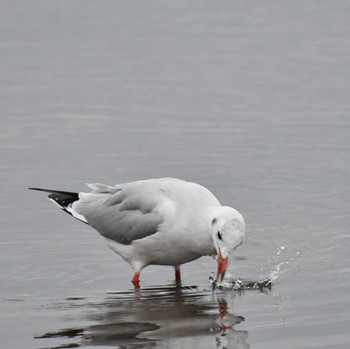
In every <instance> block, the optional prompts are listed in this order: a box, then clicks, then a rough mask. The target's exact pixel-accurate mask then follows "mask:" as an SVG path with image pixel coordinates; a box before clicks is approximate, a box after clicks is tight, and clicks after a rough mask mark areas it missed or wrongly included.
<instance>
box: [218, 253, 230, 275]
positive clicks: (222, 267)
mask: <svg viewBox="0 0 350 349" xmlns="http://www.w3.org/2000/svg"><path fill="white" fill-rule="evenodd" d="M227 264H228V257H226V258H222V255H221V251H220V249H219V254H218V274H217V276H216V282H218V281H220V282H221V281H222V280H223V279H224V276H225V272H226V268H227Z"/></svg>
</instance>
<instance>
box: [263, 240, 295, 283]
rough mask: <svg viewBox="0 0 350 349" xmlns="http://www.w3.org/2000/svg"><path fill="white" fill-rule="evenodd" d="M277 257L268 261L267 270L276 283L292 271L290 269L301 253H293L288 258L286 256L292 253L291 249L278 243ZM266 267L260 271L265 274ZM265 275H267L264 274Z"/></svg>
mask: <svg viewBox="0 0 350 349" xmlns="http://www.w3.org/2000/svg"><path fill="white" fill-rule="evenodd" d="M276 244H277V248H276V255H275V256H273V257H272V258H271V259H269V260H268V261H267V266H266V267H267V269H268V270H269V272H268V273H269V276H268V277H269V278H270V279H271V282H272V281H276V280H277V279H279V278H280V277H281V276H282V275H284V274H285V273H287V272H288V271H290V269H291V268H288V267H290V266H291V265H292V264H294V263H295V259H296V258H297V257H298V256H299V252H298V251H295V252H294V253H293V252H292V256H290V257H289V256H287V255H286V254H289V255H290V253H291V251H290V250H289V249H286V247H285V246H284V245H282V244H280V243H276ZM266 267H261V268H260V271H261V272H262V273H264V270H266ZM264 274H265V273H264Z"/></svg>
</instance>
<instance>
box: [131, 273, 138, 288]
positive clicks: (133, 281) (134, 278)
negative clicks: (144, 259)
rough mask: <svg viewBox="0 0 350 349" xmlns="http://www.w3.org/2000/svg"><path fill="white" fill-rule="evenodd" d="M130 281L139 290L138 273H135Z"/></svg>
mask: <svg viewBox="0 0 350 349" xmlns="http://www.w3.org/2000/svg"><path fill="white" fill-rule="evenodd" d="M131 281H132V283H133V284H134V287H135V288H140V273H135V274H134V277H133V278H132V280H131Z"/></svg>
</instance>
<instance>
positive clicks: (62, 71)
mask: <svg viewBox="0 0 350 349" xmlns="http://www.w3.org/2000/svg"><path fill="white" fill-rule="evenodd" d="M0 7H1V10H0V52H1V55H0V71H1V74H0V76H1V78H0V91H1V93H0V95H1V97H0V101H1V102H0V120H1V127H0V154H1V155H0V183H1V191H0V224H1V230H0V347H2V348H12V349H17V348H18V349H19V348H74V347H85V346H86V347H93V348H106V347H109V348H111V347H112V348H259V349H260V348H261V349H265V348H269V349H270V348H293V349H294V348H308V349H309V348H339V349H340V348H344V349H345V348H349V345H350V332H349V324H350V293H349V288H350V267H349V265H350V263H349V262H350V241H349V236H350V234H349V212H350V200H349V199H350V189H349V188H350V98H349V96H350V60H349V57H350V45H349V37H350V4H349V2H348V1H336V2H332V1H303V2H301V1H300V2H299V1H265V2H261V1H248V2H246V1H232V2H229V1H220V2H209V1H191V2H188V1H182V0H180V1H176V2H175V1H172V2H164V1H153V0H152V1H148V2H141V1H138V2H137V1H113V2H112V1H105V2H104V1H98V2H97V1H90V0H84V1H80V0H78V1H74V2H73V1H65V0H63V1H25V2H20V1H17V0H16V1H11V2H3V3H2V4H1V5H0ZM163 176H172V177H180V178H183V179H187V180H191V181H195V182H198V183H201V184H202V185H204V186H206V187H208V188H209V189H210V190H211V191H212V192H213V193H215V195H216V196H217V197H218V199H219V200H220V201H221V202H222V203H223V204H226V205H230V206H233V207H235V208H236V209H238V210H239V211H240V212H241V213H242V214H243V216H244V218H245V221H246V227H247V236H246V240H245V242H244V244H243V245H242V246H241V247H239V248H238V249H237V250H236V251H234V252H233V253H232V256H231V258H230V263H229V267H228V273H227V275H226V279H225V280H224V283H225V284H224V285H223V287H222V288H221V289H215V290H213V288H212V285H211V283H210V280H209V279H210V276H211V273H212V272H214V273H215V261H214V260H213V259H211V258H208V257H203V258H201V259H199V260H197V261H195V262H192V263H189V264H186V265H184V266H183V269H182V274H183V285H182V287H181V288H180V287H176V286H175V285H173V276H174V275H173V270H172V269H171V268H167V267H155V266H152V267H148V268H147V269H145V270H144V272H143V273H142V275H141V289H140V290H139V291H135V290H134V289H133V288H132V284H131V282H130V280H131V277H132V270H131V268H130V267H129V265H128V264H126V263H125V262H124V261H122V260H121V258H119V257H118V256H117V255H115V254H114V253H113V252H112V251H111V250H109V249H108V248H107V247H105V246H104V243H103V241H102V239H100V237H99V236H98V234H97V233H96V232H95V231H94V230H93V229H91V228H90V227H88V226H86V225H84V224H82V223H81V222H78V221H76V220H74V219H73V218H72V217H70V216H69V215H66V214H64V213H63V212H61V211H60V210H59V209H58V208H57V207H55V206H54V205H52V204H51V203H50V202H49V201H48V200H47V199H46V196H45V195H44V194H42V193H36V192H31V191H29V190H27V189H26V188H27V187H33V186H41V187H49V188H56V189H62V190H71V191H83V190H86V189H87V188H86V186H85V183H90V182H102V183H107V184H116V183H121V182H127V181H132V180H137V179H143V178H152V177H163ZM266 278H269V279H270V280H272V285H271V289H268V288H267V289H266V288H263V289H246V290H235V289H234V288H235V287H233V286H234V284H233V283H234V282H236V281H235V280H250V281H259V280H264V279H266Z"/></svg>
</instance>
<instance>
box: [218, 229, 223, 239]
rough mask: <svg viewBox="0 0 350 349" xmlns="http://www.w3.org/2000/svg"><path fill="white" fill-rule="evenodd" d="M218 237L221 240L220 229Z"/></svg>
mask: <svg viewBox="0 0 350 349" xmlns="http://www.w3.org/2000/svg"><path fill="white" fill-rule="evenodd" d="M218 239H219V240H222V234H221V232H220V231H218Z"/></svg>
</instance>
